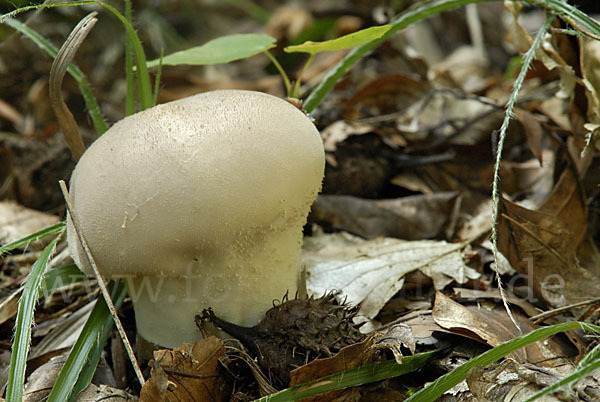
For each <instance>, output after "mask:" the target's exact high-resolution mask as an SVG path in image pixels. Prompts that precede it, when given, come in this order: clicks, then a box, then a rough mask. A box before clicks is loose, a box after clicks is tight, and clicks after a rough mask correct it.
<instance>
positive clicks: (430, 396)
mask: <svg viewBox="0 0 600 402" xmlns="http://www.w3.org/2000/svg"><path fill="white" fill-rule="evenodd" d="M572 329H584V330H589V331H595V332H600V326H597V325H592V324H587V323H583V322H577V321H573V322H565V323H562V324H556V325H551V326H549V327H544V328H539V329H536V330H535V331H531V332H530V333H528V334H525V335H521V336H519V337H518V338H515V339H513V340H511V341H508V342H505V343H503V344H501V345H498V346H496V347H495V348H493V349H490V350H488V351H487V352H485V353H483V354H481V355H479V356H477V357H475V358H473V359H471V360H469V361H468V362H466V363H464V364H462V365H461V366H459V367H458V368H456V369H455V370H453V371H451V372H449V373H448V374H445V375H443V376H441V377H439V378H438V379H436V380H435V381H434V382H432V383H431V384H429V385H427V386H426V387H424V388H422V389H421V390H420V391H419V392H417V393H416V394H414V395H413V396H411V397H410V398H408V399H407V400H406V402H409V401H410V402H430V401H431V402H433V401H435V400H436V399H437V398H439V397H441V396H442V395H443V394H444V392H446V391H447V390H449V389H450V388H452V387H453V386H455V385H456V384H458V383H459V382H461V381H462V380H464V379H465V378H466V376H467V372H468V371H469V370H470V369H472V368H473V367H475V366H479V365H481V366H484V367H485V366H487V365H488V364H491V363H493V362H495V361H496V360H498V359H501V358H503V357H504V356H506V355H508V354H509V353H512V352H514V351H515V350H518V349H521V348H522V347H524V346H527V345H529V344H532V343H534V342H537V341H539V340H542V339H545V338H548V337H550V336H552V335H555V334H557V333H559V332H564V331H569V330H572Z"/></svg>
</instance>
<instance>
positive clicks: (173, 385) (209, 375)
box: [140, 336, 231, 402]
mask: <svg viewBox="0 0 600 402" xmlns="http://www.w3.org/2000/svg"><path fill="white" fill-rule="evenodd" d="M223 357H225V346H224V344H223V342H222V341H221V340H220V339H218V338H216V337H214V336H211V337H209V338H206V339H202V340H200V341H198V342H196V343H194V344H189V343H186V344H183V345H182V346H181V347H179V348H175V349H173V350H170V349H161V350H157V351H155V352H154V360H153V361H152V362H154V363H153V364H154V366H152V378H151V379H150V380H149V381H147V382H146V384H145V385H144V387H143V388H142V392H141V394H140V401H141V402H145V401H147V402H150V401H159V400H160V401H190V402H193V401H226V400H229V396H230V392H231V389H230V386H229V384H228V381H227V379H226V377H225V374H224V373H223V372H222V371H220V370H219V367H220V363H219V359H221V358H223Z"/></svg>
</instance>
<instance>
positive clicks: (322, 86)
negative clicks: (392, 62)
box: [304, 0, 600, 113]
mask: <svg viewBox="0 0 600 402" xmlns="http://www.w3.org/2000/svg"><path fill="white" fill-rule="evenodd" d="M489 1H496V0H433V1H429V2H425V3H424V4H423V3H419V6H417V7H416V8H413V9H411V10H409V11H407V12H406V13H404V14H402V15H400V16H399V17H398V18H397V19H396V20H395V21H394V22H392V24H391V26H392V27H391V28H390V29H389V30H388V31H387V32H386V33H384V34H383V35H382V36H381V37H380V38H377V39H375V40H373V41H371V42H368V43H365V44H363V45H361V46H358V47H356V48H354V49H352V50H351V51H350V53H348V54H347V55H346V56H345V57H344V58H343V59H342V60H340V61H339V62H338V64H336V65H335V66H334V67H333V68H332V69H331V70H330V71H329V72H328V73H327V75H326V76H325V77H324V78H323V80H321V81H320V82H319V84H318V85H317V87H316V88H315V89H314V90H313V91H312V92H311V94H310V95H309V96H308V98H306V100H305V101H304V109H305V110H306V111H307V112H309V113H310V112H312V111H313V110H314V109H315V108H316V107H317V106H318V105H319V104H320V103H321V101H322V100H323V98H324V97H325V96H326V95H327V94H328V93H329V91H331V89H333V87H334V85H335V84H336V82H338V81H339V80H340V78H342V76H343V75H344V74H346V73H347V72H348V70H350V69H351V68H352V66H354V64H356V62H357V61H359V60H360V59H361V58H362V57H363V56H364V55H365V54H367V53H368V52H370V51H371V50H373V49H375V48H376V47H377V46H379V45H380V44H381V43H383V42H384V41H385V40H386V39H387V38H389V37H390V36H391V35H393V34H395V33H396V32H398V31H401V30H402V29H404V28H406V27H408V26H409V25H411V24H412V23H414V22H417V21H420V20H422V19H425V18H427V17H429V16H431V15H435V14H439V13H441V12H442V11H447V10H451V9H453V8H457V7H461V6H464V5H467V4H471V3H482V2H489ZM522 2H523V3H529V4H534V5H537V6H540V7H543V8H546V9H548V10H551V11H553V12H555V13H557V14H558V15H560V16H562V17H564V18H567V19H568V21H569V22H570V23H572V24H573V25H574V26H576V27H577V28H582V29H586V30H587V31H588V32H589V33H590V34H591V35H594V36H600V24H599V23H598V22H596V21H595V20H594V19H592V18H590V17H589V16H588V15H586V14H585V13H583V12H582V11H580V10H578V9H577V8H576V7H574V6H572V5H570V4H568V3H567V2H565V1H563V0H523V1H522Z"/></svg>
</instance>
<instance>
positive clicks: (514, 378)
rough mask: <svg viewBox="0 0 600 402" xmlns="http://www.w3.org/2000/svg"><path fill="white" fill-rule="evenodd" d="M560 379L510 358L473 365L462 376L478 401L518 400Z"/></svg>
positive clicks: (544, 401)
mask: <svg viewBox="0 0 600 402" xmlns="http://www.w3.org/2000/svg"><path fill="white" fill-rule="evenodd" d="M560 378H561V377H559V376H557V375H556V373H552V372H551V371H549V370H544V371H542V370H532V369H530V368H526V367H524V366H522V365H520V364H519V363H518V362H516V361H515V360H513V359H506V360H504V361H502V362H500V363H497V364H493V365H491V366H490V367H483V366H475V367H473V368H472V369H471V370H469V372H468V373H467V378H466V379H467V384H469V389H470V390H471V392H472V393H473V395H474V396H475V397H476V398H477V400H479V401H522V400H525V399H527V398H529V397H531V396H532V395H533V394H534V393H536V392H537V391H539V390H541V389H542V388H543V387H546V386H548V385H551V384H552V383H554V382H556V381H558V380H560ZM532 380H534V381H535V382H532ZM538 400H539V401H542V402H551V401H561V400H563V399H559V398H557V397H554V396H552V395H545V396H543V397H541V398H540V399H538ZM571 400H573V399H571Z"/></svg>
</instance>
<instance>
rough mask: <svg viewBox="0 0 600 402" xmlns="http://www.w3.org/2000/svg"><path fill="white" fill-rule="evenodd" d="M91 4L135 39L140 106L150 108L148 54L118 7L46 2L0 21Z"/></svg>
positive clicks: (92, 0)
mask: <svg viewBox="0 0 600 402" xmlns="http://www.w3.org/2000/svg"><path fill="white" fill-rule="evenodd" d="M90 4H97V5H100V6H102V7H104V8H105V9H107V10H108V11H110V12H111V13H112V14H113V15H114V16H115V17H117V19H118V20H119V21H121V23H122V24H123V26H124V27H125V30H126V32H127V33H128V34H130V35H131V36H130V37H131V39H132V40H133V51H134V53H135V63H136V67H137V77H138V89H139V94H140V107H141V109H142V110H145V109H148V108H149V107H152V106H154V105H153V104H152V100H153V99H154V97H153V96H152V86H151V85H150V74H149V73H148V68H147V67H146V54H145V53H144V48H143V47H142V42H141V41H140V38H139V37H138V36H137V34H136V32H135V29H134V28H133V26H132V25H131V24H130V23H129V21H127V18H125V16H123V14H121V13H120V12H119V11H118V10H117V9H116V8H114V7H113V6H111V5H110V4H108V3H105V2H103V1H96V0H84V1H69V2H65V3H45V4H37V5H33V6H26V7H20V8H17V9H16V10H13V11H11V12H9V13H6V14H3V15H0V23H4V21H5V20H6V19H8V18H12V17H14V16H16V15H17V14H20V13H23V12H25V11H29V10H37V9H40V8H53V7H73V6H85V5H90Z"/></svg>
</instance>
